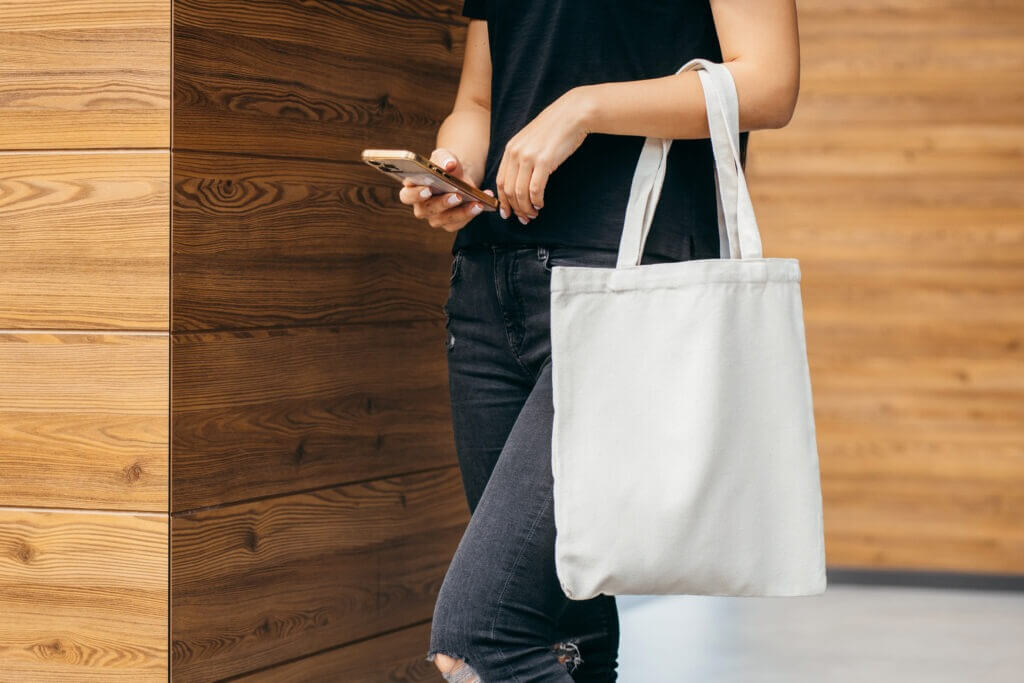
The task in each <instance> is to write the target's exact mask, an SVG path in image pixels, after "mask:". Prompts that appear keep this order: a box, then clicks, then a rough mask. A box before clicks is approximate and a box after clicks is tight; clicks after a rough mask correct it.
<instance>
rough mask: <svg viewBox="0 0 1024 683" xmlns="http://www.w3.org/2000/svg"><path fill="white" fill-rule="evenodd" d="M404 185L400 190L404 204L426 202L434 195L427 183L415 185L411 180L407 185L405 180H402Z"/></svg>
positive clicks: (400, 197)
mask: <svg viewBox="0 0 1024 683" xmlns="http://www.w3.org/2000/svg"><path fill="white" fill-rule="evenodd" d="M406 180H408V179H406ZM402 185H403V186H404V187H402V189H401V190H399V191H398V199H399V201H401V202H402V203H403V204H417V203H419V202H425V201H427V200H428V199H430V198H431V197H432V196H433V193H432V192H431V191H430V188H429V187H427V186H426V185H413V184H412V183H411V182H410V184H408V185H406V183H405V181H402Z"/></svg>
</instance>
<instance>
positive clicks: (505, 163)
mask: <svg viewBox="0 0 1024 683" xmlns="http://www.w3.org/2000/svg"><path fill="white" fill-rule="evenodd" d="M534 159H535V157H534V156H533V155H529V154H523V153H521V152H518V151H517V150H516V148H514V147H513V146H512V145H509V146H508V147H506V150H505V154H504V156H503V157H502V160H501V162H500V163H499V165H498V174H497V177H496V179H495V183H496V185H497V186H498V201H499V205H500V210H499V212H500V214H501V217H502V218H506V219H507V218H510V217H511V216H512V214H515V215H516V217H517V219H518V220H519V222H520V223H522V224H524V225H526V224H527V223H529V222H530V220H531V219H534V218H536V217H537V216H538V212H539V211H540V209H542V208H543V207H544V189H545V187H546V186H547V182H548V176H549V175H550V172H549V171H548V169H547V166H546V165H545V163H544V161H543V159H542V158H539V160H537V161H535V160H534Z"/></svg>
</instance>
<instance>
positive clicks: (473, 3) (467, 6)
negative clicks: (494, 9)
mask: <svg viewBox="0 0 1024 683" xmlns="http://www.w3.org/2000/svg"><path fill="white" fill-rule="evenodd" d="M462 16H464V17H471V18H473V19H486V18H487V0H465V1H464V2H463V4H462Z"/></svg>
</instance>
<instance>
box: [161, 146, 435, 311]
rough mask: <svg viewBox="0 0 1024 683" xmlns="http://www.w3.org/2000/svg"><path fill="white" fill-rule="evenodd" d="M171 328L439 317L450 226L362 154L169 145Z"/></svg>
mask: <svg viewBox="0 0 1024 683" xmlns="http://www.w3.org/2000/svg"><path fill="white" fill-rule="evenodd" d="M174 159H175V169H174V174H175V175H174V177H175V180H174V188H175V192H174V275H173V278H174V330H176V331H192V330H211V329H221V328H236V329H237V328H248V327H269V326H295V325H313V324H315V325H322V324H339V323H352V322H371V321H375V322H382V321H394V320H438V319H440V318H441V310H440V308H441V304H442V303H443V302H444V300H445V297H446V296H447V294H448V272H449V265H450V262H451V258H452V257H451V244H452V234H451V233H449V232H445V231H443V230H438V229H435V228H431V227H430V226H429V225H428V224H427V223H426V222H425V221H423V220H421V219H417V218H415V217H413V215H412V211H411V210H410V208H409V206H408V205H406V204H402V203H401V202H399V200H398V191H399V189H401V186H400V185H399V184H398V183H396V182H394V181H393V180H391V179H390V178H387V177H385V176H384V175H382V174H381V173H379V172H378V171H376V170H374V169H372V168H370V167H369V166H368V165H366V164H362V163H358V164H350V163H330V162H322V161H311V160H294V159H266V158H252V157H236V156H224V155H214V154H200V153H191V152H177V153H175V155H174Z"/></svg>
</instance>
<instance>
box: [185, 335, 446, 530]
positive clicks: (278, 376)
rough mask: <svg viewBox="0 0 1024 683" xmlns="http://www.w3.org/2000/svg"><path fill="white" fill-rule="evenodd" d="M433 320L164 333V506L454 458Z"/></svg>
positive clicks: (325, 482) (246, 495)
mask: <svg viewBox="0 0 1024 683" xmlns="http://www.w3.org/2000/svg"><path fill="white" fill-rule="evenodd" d="M444 337H445V332H444V326H443V321H421V322H407V323H401V322H396V323H388V324H366V325H346V326H341V327H334V326H328V327H313V328H289V329H274V330H250V331H244V332H219V333H202V334H195V335H191V334H189V335H185V334H182V335H174V339H173V355H174V359H173V386H174V404H173V410H174V417H173V433H174V437H173V444H174V446H173V452H174V464H173V468H172V471H173V476H174V485H173V507H172V509H173V510H174V511H175V512H180V511H184V510H188V509H192V508H196V507H201V506H208V505H215V504H219V503H225V502H229V501H238V500H243V499H248V498H254V497H257V496H267V495H274V494H282V493H287V492H290V491H296V490H301V489H308V488H313V487H320V486H327V485H334V484H341V483H345V482H350V481H356V480H359V479H369V478H373V477H383V476H388V475H392V474H397V473H400V472H407V471H415V470H421V469H426V468H430V467H437V466H442V465H449V464H454V462H455V455H454V444H453V442H452V436H451V412H450V410H451V409H450V405H449V400H448V383H447V382H448V380H447V371H446V369H445V367H446V366H445V362H446V358H445V355H444V348H443V344H444Z"/></svg>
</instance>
